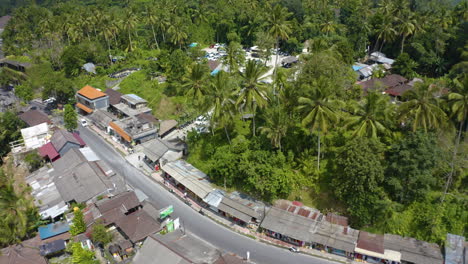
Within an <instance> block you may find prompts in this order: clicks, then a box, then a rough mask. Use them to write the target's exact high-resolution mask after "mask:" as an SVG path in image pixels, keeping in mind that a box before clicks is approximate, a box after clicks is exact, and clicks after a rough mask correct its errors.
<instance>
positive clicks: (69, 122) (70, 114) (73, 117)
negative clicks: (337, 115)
mask: <svg viewBox="0 0 468 264" xmlns="http://www.w3.org/2000/svg"><path fill="white" fill-rule="evenodd" d="M63 122H64V123H65V128H66V129H67V130H69V131H72V130H75V129H76V128H77V127H78V115H77V114H76V112H75V109H73V106H71V105H70V104H66V105H65V110H64V112H63Z"/></svg>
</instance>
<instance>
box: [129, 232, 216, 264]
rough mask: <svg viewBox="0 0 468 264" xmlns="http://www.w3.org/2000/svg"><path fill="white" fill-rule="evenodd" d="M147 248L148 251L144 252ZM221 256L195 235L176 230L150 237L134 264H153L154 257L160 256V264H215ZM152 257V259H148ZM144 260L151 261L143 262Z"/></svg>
mask: <svg viewBox="0 0 468 264" xmlns="http://www.w3.org/2000/svg"><path fill="white" fill-rule="evenodd" d="M145 247H146V250H144V248H145ZM140 253H141V254H140ZM139 255H143V257H146V258H143V257H142V256H139ZM220 255H221V252H219V251H218V250H217V249H216V248H215V247H213V246H212V245H210V244H208V243H207V242H205V241H203V240H201V239H200V238H198V237H196V236H195V235H193V234H185V235H184V234H182V233H181V232H180V230H176V231H174V232H171V233H168V234H166V235H154V236H149V237H148V238H147V239H146V240H145V242H144V244H143V247H142V249H141V250H140V252H139V253H138V254H137V255H136V256H135V258H134V263H136V264H139V263H152V262H154V256H159V257H160V258H159V261H160V263H164V264H182V263H183V264H185V263H197V264H198V263H199V264H202V263H213V262H215V261H216V260H217V259H218V258H219V257H220ZM150 256H152V258H148V257H150ZM143 259H144V260H148V259H150V260H151V261H150V262H142V260H143Z"/></svg>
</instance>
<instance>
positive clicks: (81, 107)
mask: <svg viewBox="0 0 468 264" xmlns="http://www.w3.org/2000/svg"><path fill="white" fill-rule="evenodd" d="M76 106H77V107H78V108H80V109H81V110H83V111H85V112H86V113H88V114H90V113H92V112H93V109H91V108H89V107H87V106H86V105H84V104H82V103H76Z"/></svg>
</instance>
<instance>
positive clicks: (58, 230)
mask: <svg viewBox="0 0 468 264" xmlns="http://www.w3.org/2000/svg"><path fill="white" fill-rule="evenodd" d="M68 230H70V226H69V225H68V223H67V222H57V223H52V224H48V225H46V226H40V227H39V236H40V237H41V239H42V240H44V239H47V238H49V237H53V236H57V235H60V234H63V233H65V232H68Z"/></svg>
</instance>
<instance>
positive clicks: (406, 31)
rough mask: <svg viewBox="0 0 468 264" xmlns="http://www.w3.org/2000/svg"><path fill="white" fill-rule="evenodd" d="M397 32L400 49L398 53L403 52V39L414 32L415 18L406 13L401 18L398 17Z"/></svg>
mask: <svg viewBox="0 0 468 264" xmlns="http://www.w3.org/2000/svg"><path fill="white" fill-rule="evenodd" d="M398 20H399V25H398V32H399V33H400V35H401V49H400V54H402V53H403V49H404V47H405V40H406V38H407V37H409V36H411V35H412V34H414V32H415V30H416V23H417V22H416V20H415V19H414V18H413V17H412V16H411V15H406V16H405V17H403V18H399V19H398Z"/></svg>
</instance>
